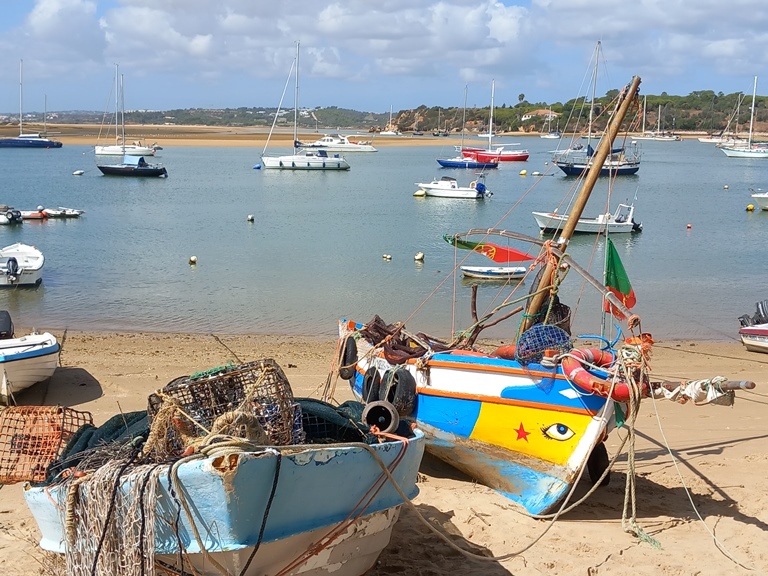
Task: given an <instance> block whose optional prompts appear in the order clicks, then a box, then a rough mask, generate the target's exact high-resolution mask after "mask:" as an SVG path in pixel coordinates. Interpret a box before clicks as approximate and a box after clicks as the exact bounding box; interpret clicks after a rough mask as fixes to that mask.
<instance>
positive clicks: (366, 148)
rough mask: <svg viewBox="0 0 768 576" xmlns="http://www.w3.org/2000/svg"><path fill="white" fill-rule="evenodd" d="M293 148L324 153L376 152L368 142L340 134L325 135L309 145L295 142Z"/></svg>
mask: <svg viewBox="0 0 768 576" xmlns="http://www.w3.org/2000/svg"><path fill="white" fill-rule="evenodd" d="M295 146H296V148H301V149H302V150H312V149H319V148H321V149H323V150H325V151H326V152H378V150H376V148H375V147H374V146H373V144H371V143H370V142H356V141H353V140H350V139H349V138H348V137H347V136H343V135H342V134H326V135H325V136H323V137H322V138H320V139H319V140H315V141H314V142H312V143H311V144H304V143H303V142H299V141H298V140H297V141H296V142H295Z"/></svg>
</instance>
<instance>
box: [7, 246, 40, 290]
mask: <svg viewBox="0 0 768 576" xmlns="http://www.w3.org/2000/svg"><path fill="white" fill-rule="evenodd" d="M44 265H45V256H43V253H42V252H40V250H38V249H37V248H35V247H34V246H30V245H29V244H22V243H20V242H17V243H16V244H11V245H10V246H6V247H5V248H0V287H3V286H37V285H38V284H40V282H42V281H43V266H44Z"/></svg>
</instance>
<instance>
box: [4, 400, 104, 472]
mask: <svg viewBox="0 0 768 576" xmlns="http://www.w3.org/2000/svg"><path fill="white" fill-rule="evenodd" d="M85 424H93V417H92V416H91V414H90V412H80V411H78V410H72V409H71V408H66V407H63V406H10V407H8V408H6V409H4V410H3V411H2V412H0V484H14V483H16V482H27V481H29V482H42V481H43V480H45V478H46V471H47V469H48V466H49V465H50V464H51V462H53V461H54V460H57V459H58V457H59V455H60V454H61V452H62V450H63V449H64V447H65V446H66V445H67V442H69V440H70V438H72V436H73V435H74V434H75V432H77V430H79V429H80V427H81V426H84V425H85Z"/></svg>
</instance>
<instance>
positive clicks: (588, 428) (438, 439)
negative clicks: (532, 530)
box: [340, 320, 614, 514]
mask: <svg viewBox="0 0 768 576" xmlns="http://www.w3.org/2000/svg"><path fill="white" fill-rule="evenodd" d="M354 326H355V327H356V329H361V328H362V325H360V324H357V325H354ZM345 327H348V328H350V329H351V328H352V323H351V322H350V323H349V324H347V323H346V321H345V320H342V321H341V323H340V335H341V336H342V337H343V336H344V330H345ZM358 343H359V340H358ZM359 346H361V348H359V349H360V350H365V352H364V353H360V354H359V357H358V358H357V362H356V365H355V373H354V374H353V375H352V377H351V378H350V386H351V388H352V392H353V394H354V395H355V396H356V397H357V398H359V399H360V400H361V401H365V400H366V396H367V400H368V401H370V400H378V399H380V395H381V392H380V390H381V387H379V388H378V389H377V390H378V391H379V392H378V395H376V392H373V391H372V388H375V386H372V385H371V383H370V382H371V381H372V379H371V373H370V372H368V371H369V370H371V369H372V368H375V369H376V370H377V372H378V373H379V378H380V379H382V380H383V379H386V373H387V372H388V371H391V370H397V369H400V370H403V369H404V370H407V371H408V372H409V373H410V374H411V375H412V377H413V381H414V382H415V398H414V402H413V411H412V413H411V415H410V416H409V418H412V419H413V420H414V421H415V422H416V425H417V426H418V428H419V429H420V430H423V431H424V433H425V434H426V436H427V451H428V452H429V453H431V454H433V455H435V456H436V457H438V458H439V459H441V460H443V461H445V462H447V463H448V464H450V465H452V466H454V467H455V468H457V469H459V470H461V471H462V472H464V473H465V474H467V475H468V476H470V477H472V478H474V479H475V480H477V481H479V482H480V483H482V484H485V485H486V486H489V487H491V488H493V489H495V490H497V491H498V492H499V493H501V494H503V495H504V496H506V497H507V498H510V499H511V500H513V501H515V502H517V503H519V504H521V505H522V506H524V507H525V508H526V509H527V510H528V512H530V513H532V514H543V513H546V512H549V511H551V510H552V509H554V508H556V506H557V505H558V504H559V503H560V502H561V501H562V499H563V498H564V497H565V495H566V494H567V493H568V491H569V490H570V488H571V487H572V486H573V484H574V483H575V482H576V480H577V478H578V477H579V476H580V475H581V472H582V471H583V469H584V467H585V466H586V463H587V460H588V458H589V456H590V454H591V452H592V450H593V448H594V447H595V446H596V445H597V444H599V443H600V442H601V441H602V440H603V439H604V437H605V435H606V434H607V432H608V430H609V428H610V427H612V426H613V425H614V421H613V403H612V402H606V400H605V399H604V398H602V397H599V396H597V395H593V394H585V393H584V392H582V391H580V390H578V389H577V388H575V387H574V386H573V385H572V384H571V383H570V382H569V381H568V379H567V378H566V377H565V376H564V375H563V372H562V369H561V368H560V367H559V366H558V367H557V368H547V367H545V366H542V365H540V364H536V363H530V364H527V365H526V366H522V365H521V364H520V363H519V362H518V361H516V360H509V359H504V358H500V357H497V356H493V355H487V354H481V353H475V352H466V351H458V350H457V351H448V352H440V353H434V354H432V355H430V356H429V357H428V358H427V359H420V360H419V361H418V362H417V361H413V360H409V361H407V362H406V363H405V364H401V365H399V366H393V365H391V364H389V363H388V362H387V360H386V359H385V358H384V357H382V356H381V355H373V357H372V356H371V354H370V351H368V347H367V346H365V345H363V344H359ZM366 373H368V376H367V377H366ZM596 374H597V375H599V376H601V377H603V378H604V377H606V375H605V374H604V373H599V372H597V373H596Z"/></svg>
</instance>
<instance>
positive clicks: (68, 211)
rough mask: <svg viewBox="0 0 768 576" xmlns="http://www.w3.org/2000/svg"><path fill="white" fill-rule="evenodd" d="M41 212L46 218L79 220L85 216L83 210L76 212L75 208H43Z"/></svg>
mask: <svg viewBox="0 0 768 576" xmlns="http://www.w3.org/2000/svg"><path fill="white" fill-rule="evenodd" d="M43 212H44V213H45V214H46V215H47V216H48V218H79V217H80V216H81V215H83V214H85V210H78V209H77V208H65V207H64V206H59V207H58V208H43Z"/></svg>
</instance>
